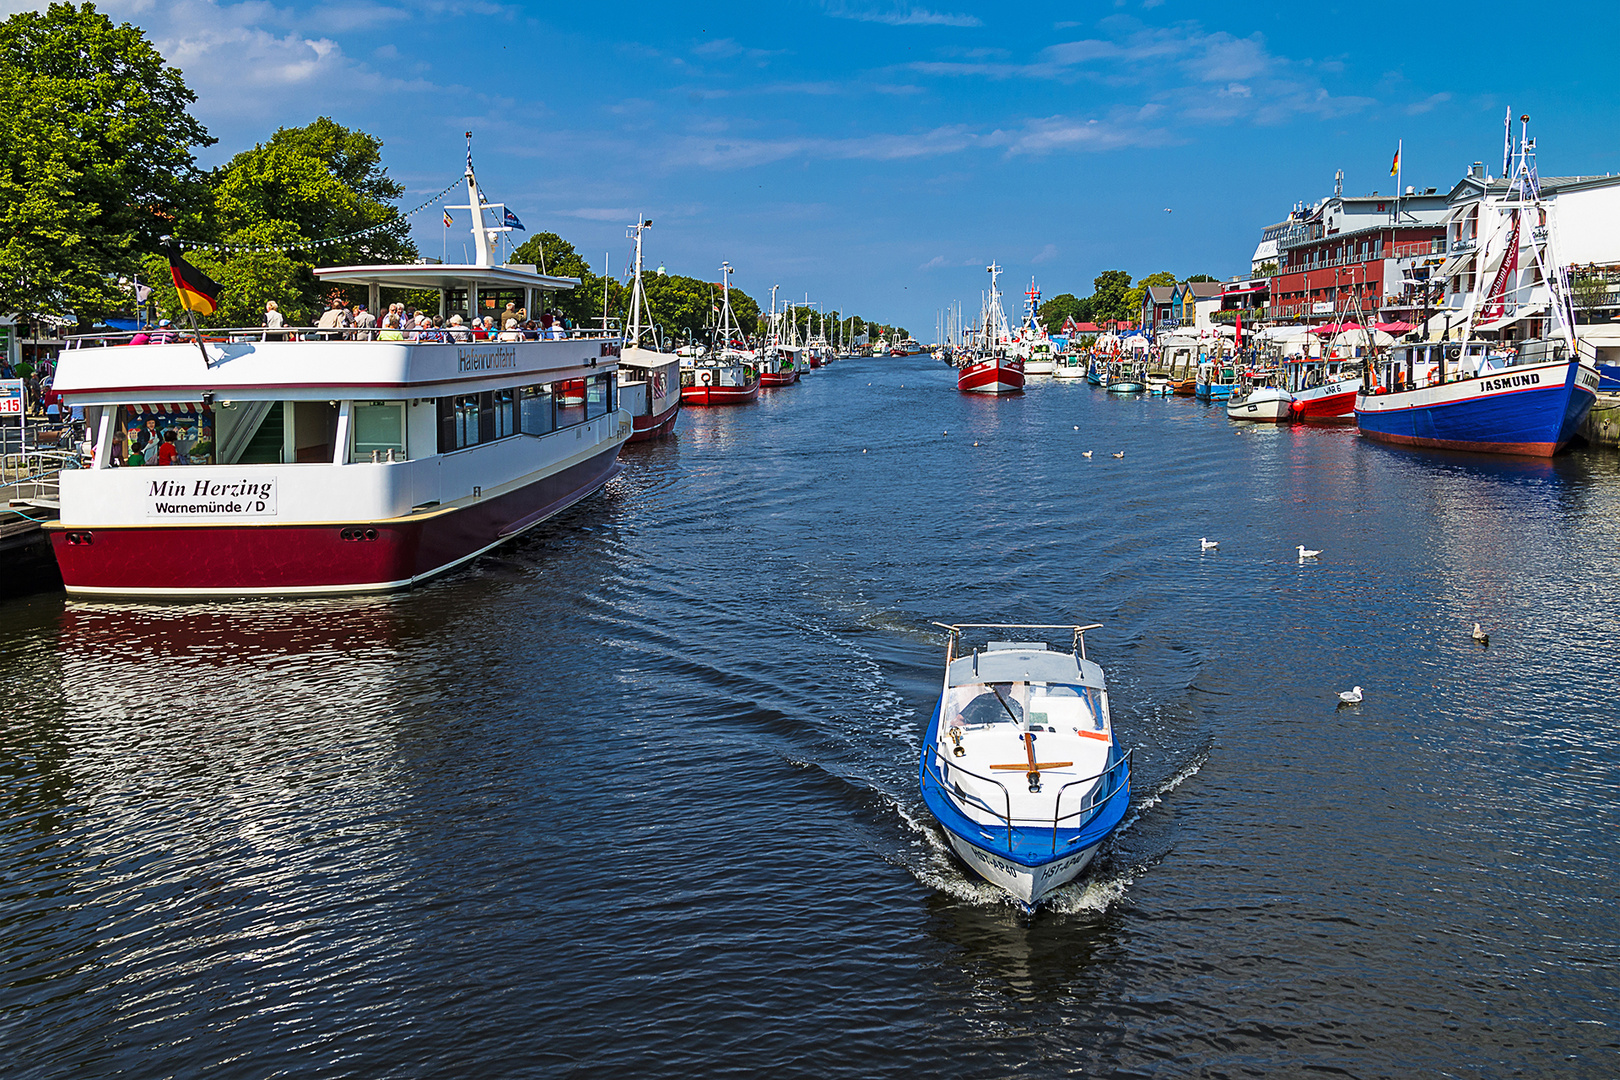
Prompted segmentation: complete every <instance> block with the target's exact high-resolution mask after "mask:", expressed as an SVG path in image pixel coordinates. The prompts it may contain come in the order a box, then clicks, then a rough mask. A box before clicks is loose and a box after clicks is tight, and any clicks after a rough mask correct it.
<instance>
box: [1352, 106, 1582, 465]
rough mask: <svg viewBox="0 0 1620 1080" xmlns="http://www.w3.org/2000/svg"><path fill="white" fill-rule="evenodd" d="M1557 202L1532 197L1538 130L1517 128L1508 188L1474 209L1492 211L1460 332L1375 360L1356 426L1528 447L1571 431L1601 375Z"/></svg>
mask: <svg viewBox="0 0 1620 1080" xmlns="http://www.w3.org/2000/svg"><path fill="white" fill-rule="evenodd" d="M1529 120H1530V118H1529V117H1528V116H1524V117H1521V118H1520V121H1521V123H1523V124H1526V125H1528V123H1529ZM1556 209H1557V208H1556V207H1555V206H1552V205H1549V204H1548V203H1546V202H1544V201H1543V200H1542V197H1541V182H1540V180H1539V179H1538V178H1537V175H1536V167H1535V140H1533V139H1530V138H1528V137H1527V133H1521V136H1520V139H1519V145H1518V149H1517V150H1516V151H1515V152H1514V168H1513V178H1512V180H1511V181H1509V183H1508V187H1507V189H1506V192H1505V193H1504V194H1503V195H1502V196H1501V197H1500V198H1497V199H1492V200H1489V201H1487V202H1485V203H1483V204H1482V205H1481V206H1480V208H1479V214H1480V217H1481V218H1482V219H1484V220H1485V221H1486V222H1489V217H1490V216H1492V215H1493V216H1494V218H1495V220H1494V222H1491V223H1489V224H1482V230H1484V231H1482V233H1481V237H1482V239H1483V243H1481V244H1479V245H1478V254H1477V256H1475V257H1476V258H1477V259H1478V260H1479V266H1480V267H1481V268H1482V271H1481V272H1480V273H1479V274H1478V276H1477V277H1476V279H1475V282H1476V283H1475V287H1474V292H1473V295H1472V296H1471V297H1470V303H1469V305H1468V309H1467V318H1466V320H1465V322H1464V324H1463V329H1462V339H1461V340H1460V341H1455V342H1450V341H1442V342H1438V343H1434V342H1425V343H1422V344H1417V345H1408V346H1405V347H1403V348H1399V349H1395V350H1393V351H1392V352H1391V353H1390V354H1389V355H1388V356H1386V357H1384V358H1382V359H1381V360H1380V361H1378V362H1375V364H1374V365H1373V367H1374V371H1375V373H1376V378H1375V379H1374V381H1373V385H1370V386H1364V387H1363V388H1362V391H1361V393H1359V394H1357V395H1356V425H1357V426H1358V427H1359V428H1360V429H1361V433H1362V434H1363V435H1365V436H1367V437H1368V438H1369V439H1373V440H1376V441H1378V442H1387V443H1397V444H1400V445H1403V446H1429V447H1438V448H1442V449H1447V450H1475V451H1481V452H1484V453H1492V454H1525V455H1531V456H1535V457H1551V456H1552V455H1554V454H1556V453H1557V452H1558V451H1559V450H1561V449H1563V447H1564V445H1565V444H1566V443H1567V442H1569V440H1570V439H1571V438H1573V437H1574V435H1575V432H1576V429H1578V428H1579V427H1580V425H1581V421H1583V420H1585V419H1586V414H1587V413H1588V412H1590V411H1591V409H1592V405H1593V403H1594V402H1595V401H1596V400H1597V391H1598V386H1599V384H1600V381H1601V376H1600V375H1599V372H1598V369H1597V366H1596V364H1595V363H1594V362H1593V360H1595V358H1596V350H1595V349H1591V348H1589V349H1588V352H1589V353H1590V354H1591V356H1590V358H1589V357H1588V356H1583V355H1582V351H1581V341H1580V330H1581V327H1580V326H1578V325H1577V324H1576V322H1575V309H1574V305H1573V303H1572V298H1571V296H1570V289H1569V278H1568V267H1566V266H1564V265H1563V263H1562V262H1561V261H1560V260H1559V258H1558V255H1557V252H1556V250H1555V247H1554V236H1555V234H1556V231H1557V230H1556V229H1555V228H1552V227H1551V225H1552V216H1553V215H1554V214H1555V213H1556ZM1521 264H1522V265H1523V267H1524V269H1523V270H1521V269H1520V266H1521ZM1492 268H1494V272H1490V271H1491V270H1492ZM1487 282H1489V286H1488V287H1487V285H1486V283H1487ZM1544 310H1545V311H1547V313H1548V314H1550V316H1551V318H1550V319H1548V320H1546V321H1547V322H1548V323H1549V324H1550V325H1549V327H1548V332H1547V333H1546V334H1545V335H1543V334H1540V333H1539V332H1538V330H1537V329H1534V328H1536V327H1540V326H1541V324H1542V321H1543V320H1542V317H1541V314H1542V312H1543V311H1544ZM1524 325H1529V326H1531V327H1532V328H1533V329H1531V331H1530V334H1529V335H1528V336H1527V337H1526V338H1525V339H1522V340H1519V341H1517V342H1515V341H1513V340H1512V339H1511V337H1510V335H1511V334H1512V333H1514V332H1515V331H1516V330H1517V329H1518V328H1519V327H1520V326H1524ZM1483 334H1496V335H1498V339H1497V340H1495V341H1490V340H1486V339H1484V338H1483V337H1480V336H1478V335H1483Z"/></svg>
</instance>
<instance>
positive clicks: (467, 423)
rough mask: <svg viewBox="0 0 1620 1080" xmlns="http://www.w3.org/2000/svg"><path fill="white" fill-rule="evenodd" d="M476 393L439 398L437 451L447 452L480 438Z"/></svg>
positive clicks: (474, 442) (474, 444)
mask: <svg viewBox="0 0 1620 1080" xmlns="http://www.w3.org/2000/svg"><path fill="white" fill-rule="evenodd" d="M480 396H481V395H478V394H459V395H457V396H455V397H442V398H440V399H439V453H441V454H448V453H450V452H451V451H452V450H460V449H462V448H463V447H467V446H477V445H478V444H479V443H480V442H482V441H483V440H481V439H480V438H479V437H478V434H479V421H478V413H479V408H478V399H479V397H480Z"/></svg>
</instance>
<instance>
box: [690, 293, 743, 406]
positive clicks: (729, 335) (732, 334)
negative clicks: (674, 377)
mask: <svg viewBox="0 0 1620 1080" xmlns="http://www.w3.org/2000/svg"><path fill="white" fill-rule="evenodd" d="M720 273H721V275H722V277H721V282H720V290H721V294H722V296H723V297H724V299H723V300H722V302H721V309H720V328H719V331H718V334H717V339H718V342H719V348H718V349H717V350H715V351H713V352H710V353H708V354H707V355H705V356H700V357H697V358H695V359H694V360H693V361H692V364H691V366H690V367H687V366H685V365H683V366H682V367H681V402H682V403H683V404H686V405H746V404H747V403H748V402H750V401H753V400H754V399H755V398H757V397H759V367H758V365H757V364H756V362H755V360H754V357H753V355H752V354H751V353H749V352H747V351H745V349H744V346H745V345H746V341H745V339H744V338H743V333H742V330H741V328H740V327H738V326H737V316H736V315H735V314H734V313H733V312H732V310H731V264H730V263H721V264H720Z"/></svg>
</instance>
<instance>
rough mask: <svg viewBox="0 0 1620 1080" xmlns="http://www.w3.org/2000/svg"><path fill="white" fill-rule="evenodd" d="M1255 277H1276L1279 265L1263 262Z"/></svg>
mask: <svg viewBox="0 0 1620 1080" xmlns="http://www.w3.org/2000/svg"><path fill="white" fill-rule="evenodd" d="M1254 275H1255V277H1276V276H1277V264H1276V263H1274V262H1263V263H1261V264H1260V267H1259V269H1257V270H1256V271H1255V272H1254Z"/></svg>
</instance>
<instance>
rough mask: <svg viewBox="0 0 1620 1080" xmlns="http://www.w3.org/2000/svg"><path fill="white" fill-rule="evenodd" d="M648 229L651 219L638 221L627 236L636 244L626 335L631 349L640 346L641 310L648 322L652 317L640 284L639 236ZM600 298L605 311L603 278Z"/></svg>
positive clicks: (604, 284)
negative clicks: (645, 312)
mask: <svg viewBox="0 0 1620 1080" xmlns="http://www.w3.org/2000/svg"><path fill="white" fill-rule="evenodd" d="M650 228H652V220H651V219H646V220H643V221H638V222H636V224H634V225H631V226H630V228H629V233H628V234H627V235H629V236H630V237H631V238H632V239H634V240H635V242H636V276H635V279H634V280H633V281H632V282H631V285H630V332H629V335H628V340H629V343H630V347H631V348H637V347H639V346H640V345H641V314H642V310H643V309H646V311H647V315H648V318H649V320H650V319H651V316H652V308H651V306H650V305H649V304H648V303H647V291H646V288H645V286H643V285H642V282H641V234H642V231H643V230H645V229H650ZM602 296H603V310H604V311H605V310H606V305H607V279H606V278H605V277H604V278H603V281H602ZM605 318H606V316H605V315H604V319H605ZM606 325H607V324H606V322H605V321H604V323H603V326H604V327H606ZM648 330H649V331H651V330H652V327H650V326H649V327H648ZM656 345H657V341H656V338H655V340H654V346H655V347H656Z"/></svg>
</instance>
